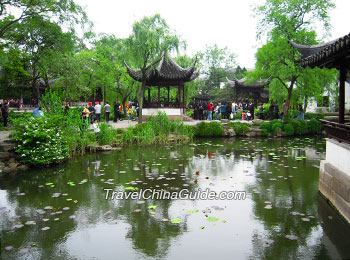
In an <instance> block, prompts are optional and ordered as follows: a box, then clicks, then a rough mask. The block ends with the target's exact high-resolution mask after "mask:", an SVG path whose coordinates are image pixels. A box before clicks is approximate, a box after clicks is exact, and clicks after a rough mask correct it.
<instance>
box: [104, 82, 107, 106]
mask: <svg viewBox="0 0 350 260" xmlns="http://www.w3.org/2000/svg"><path fill="white" fill-rule="evenodd" d="M106 97H107V88H106V85H104V86H103V104H106Z"/></svg>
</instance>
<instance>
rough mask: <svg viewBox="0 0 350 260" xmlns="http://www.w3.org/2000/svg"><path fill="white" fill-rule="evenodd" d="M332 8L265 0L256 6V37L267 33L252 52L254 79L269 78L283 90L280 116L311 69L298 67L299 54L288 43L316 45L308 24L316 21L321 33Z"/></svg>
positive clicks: (323, 1) (309, 1)
mask: <svg viewBox="0 0 350 260" xmlns="http://www.w3.org/2000/svg"><path fill="white" fill-rule="evenodd" d="M333 7H334V4H333V2H332V1H329V0H320V1H313V0H283V1H282V0H266V2H265V4H264V5H261V6H257V7H256V8H255V13H256V15H257V16H258V17H260V20H259V24H258V30H257V31H258V33H257V37H258V38H260V37H261V36H262V35H264V34H265V33H267V39H268V42H267V43H266V44H265V45H264V46H262V47H261V48H259V49H258V51H257V53H256V60H257V62H256V70H255V72H254V73H253V75H254V77H255V78H261V77H262V78H268V77H270V76H272V78H273V80H272V82H271V83H272V85H271V86H275V87H277V86H279V88H281V87H282V88H283V89H285V91H286V106H285V111H284V114H285V115H288V110H289V107H290V101H291V98H292V93H293V88H294V87H295V86H296V85H301V84H302V83H301V82H300V80H301V79H302V78H308V77H309V76H311V75H310V73H311V74H312V73H314V72H313V71H311V70H304V69H303V68H301V67H300V66H299V65H298V60H299V59H300V58H301V55H300V53H298V51H297V50H296V49H294V48H293V47H292V46H291V45H290V41H294V42H297V43H300V44H305V45H311V44H317V43H318V42H317V40H316V33H315V31H313V29H314V27H313V26H312V24H316V22H320V23H321V24H322V26H323V28H324V29H325V30H327V29H328V28H329V27H330V24H329V16H328V11H329V10H330V9H331V8H333Z"/></svg>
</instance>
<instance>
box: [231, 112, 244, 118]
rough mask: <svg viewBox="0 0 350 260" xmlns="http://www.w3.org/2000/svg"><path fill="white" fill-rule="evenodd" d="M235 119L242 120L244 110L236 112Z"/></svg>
mask: <svg viewBox="0 0 350 260" xmlns="http://www.w3.org/2000/svg"><path fill="white" fill-rule="evenodd" d="M233 119H234V120H241V119H242V112H237V113H236V114H234V116H233Z"/></svg>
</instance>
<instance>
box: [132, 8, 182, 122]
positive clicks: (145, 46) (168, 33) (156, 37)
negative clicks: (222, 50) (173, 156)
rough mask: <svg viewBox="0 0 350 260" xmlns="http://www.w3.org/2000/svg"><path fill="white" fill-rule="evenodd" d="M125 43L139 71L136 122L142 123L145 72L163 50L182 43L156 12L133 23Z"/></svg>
mask: <svg viewBox="0 0 350 260" xmlns="http://www.w3.org/2000/svg"><path fill="white" fill-rule="evenodd" d="M127 44H128V46H129V50H130V54H131V55H130V60H131V61H132V64H133V65H134V66H136V67H138V68H139V69H140V71H141V77H142V84H139V85H138V88H137V99H138V102H139V107H140V110H139V119H138V122H139V123H142V107H143V99H144V94H145V88H146V80H147V74H146V72H147V71H148V70H149V69H151V68H153V67H154V66H155V64H156V63H157V61H159V59H160V57H161V55H162V53H163V52H164V53H167V52H170V51H172V50H178V48H179V47H180V45H181V44H182V43H181V42H180V39H179V37H178V36H177V35H176V34H175V33H174V32H173V31H172V30H171V29H170V28H169V26H168V24H167V23H166V21H165V20H164V19H163V18H161V17H160V15H159V14H156V15H154V16H151V17H144V18H143V19H142V20H141V21H139V22H135V23H134V25H133V30H132V34H131V35H130V36H129V38H128V39H127ZM128 62H129V60H128Z"/></svg>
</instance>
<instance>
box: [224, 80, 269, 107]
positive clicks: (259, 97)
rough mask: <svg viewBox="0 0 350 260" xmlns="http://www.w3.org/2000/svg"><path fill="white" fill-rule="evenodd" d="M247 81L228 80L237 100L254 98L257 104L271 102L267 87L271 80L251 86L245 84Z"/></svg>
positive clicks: (254, 83) (257, 82)
mask: <svg viewBox="0 0 350 260" xmlns="http://www.w3.org/2000/svg"><path fill="white" fill-rule="evenodd" d="M246 80H247V79H246V78H243V79H234V80H229V79H227V83H228V84H229V86H230V87H231V88H233V90H234V91H235V93H236V100H237V101H238V100H240V99H242V100H244V99H248V98H253V99H254V101H255V102H257V103H267V102H268V101H269V91H268V89H265V87H266V86H268V85H269V84H270V79H268V80H267V81H265V82H262V81H256V82H253V83H251V84H247V83H245V82H246Z"/></svg>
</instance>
